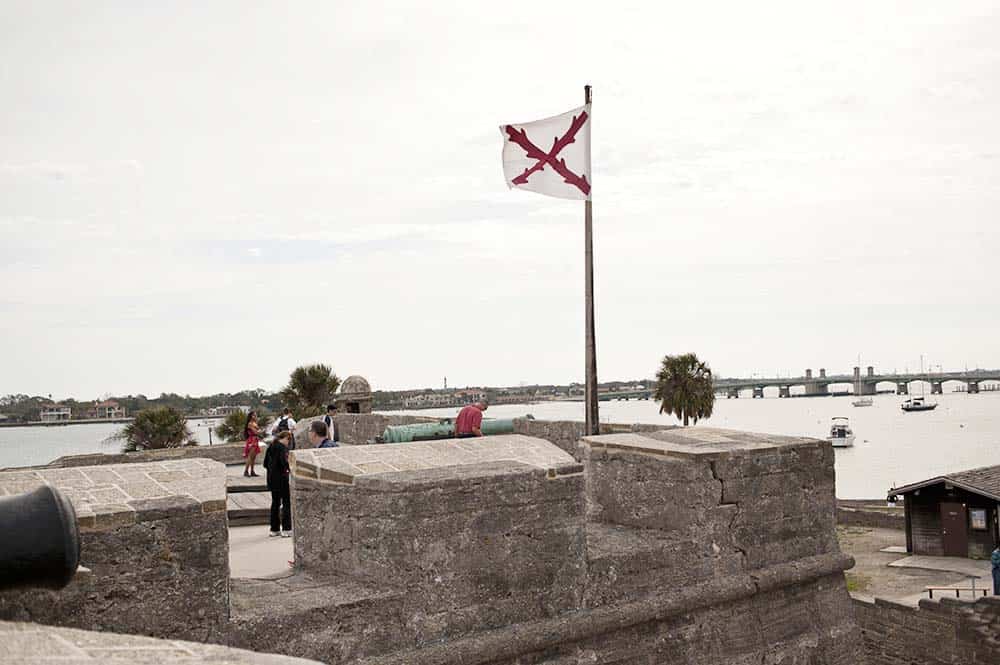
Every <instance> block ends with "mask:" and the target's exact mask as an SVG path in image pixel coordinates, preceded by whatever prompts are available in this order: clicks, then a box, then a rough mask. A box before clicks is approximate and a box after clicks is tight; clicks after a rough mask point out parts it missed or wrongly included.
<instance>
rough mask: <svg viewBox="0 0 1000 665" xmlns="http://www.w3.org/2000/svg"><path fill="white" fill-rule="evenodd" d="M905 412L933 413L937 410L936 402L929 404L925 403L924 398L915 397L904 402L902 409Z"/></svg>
mask: <svg viewBox="0 0 1000 665" xmlns="http://www.w3.org/2000/svg"><path fill="white" fill-rule="evenodd" d="M899 408H901V409H902V410H903V411H906V412H910V411H933V410H934V409H936V408H937V403H936V402H931V403H930V404H928V403H927V402H925V401H924V398H923V397H913V398H911V399H908V400H904V401H903V403H902V404H901V405H900V407H899Z"/></svg>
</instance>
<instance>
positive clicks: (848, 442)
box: [826, 418, 854, 448]
mask: <svg viewBox="0 0 1000 665" xmlns="http://www.w3.org/2000/svg"><path fill="white" fill-rule="evenodd" d="M826 440H827V441H829V442H830V443H832V444H833V447H834V448H850V447H851V446H853V445H854V431H853V430H852V429H851V421H850V420H848V419H847V418H834V419H833V422H832V423H831V424H830V436H828V437H826Z"/></svg>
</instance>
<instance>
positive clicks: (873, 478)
mask: <svg viewBox="0 0 1000 665" xmlns="http://www.w3.org/2000/svg"><path fill="white" fill-rule="evenodd" d="M902 399H903V398H902V397H898V396H895V395H876V396H875V397H874V401H875V404H874V405H873V406H871V407H867V408H854V407H852V406H851V400H852V398H851V397H849V396H847V397H812V398H792V399H777V398H767V399H748V398H740V399H724V398H723V399H719V400H717V401H716V403H715V415H714V416H712V418H711V419H710V420H708V421H702V422H701V423H699V425H698V426H702V425H710V426H712V427H724V428H728V429H740V430H746V431H750V432H766V433H770V434H789V435H799V436H812V437H818V438H823V437H825V436H826V434H827V431H828V430H829V427H830V419H831V418H832V417H834V416H847V417H849V418H850V419H851V426H852V427H853V428H854V432H855V435H856V437H857V439H856V440H855V443H854V447H853V448H844V449H838V450H837V451H836V456H837V461H836V468H837V496H839V497H840V498H843V499H872V498H881V497H884V496H885V493H886V490H887V489H889V488H890V487H892V486H897V487H898V486H900V485H904V484H907V483H911V482H915V481H918V480H924V479H926V478H932V477H934V476H938V475H941V474H943V473H947V472H949V471H959V470H961V469H970V468H974V467H977V466H989V465H994V464H1000V393H981V394H979V395H967V394H961V393H948V394H945V395H935V396H934V397H933V399H934V400H936V401H937V402H938V403H939V406H938V408H937V409H936V410H934V411H930V412H926V413H903V412H902V411H900V409H899V404H900V401H901V400H902ZM600 408H601V420H602V421H605V422H616V423H639V422H642V423H664V424H677V423H676V421H675V420H674V419H673V418H672V417H670V416H667V415H660V414H659V413H658V405H657V404H656V403H655V402H653V401H650V400H643V401H630V402H601V405H600ZM457 412H458V409H457V408H451V409H428V410H424V411H414V412H411V413H416V414H419V415H427V416H453V415H455V414H456V413H457ZM526 413H530V414H532V415H534V416H535V417H536V418H541V419H546V420H583V404H582V403H581V402H541V403H538V404H530V405H524V404H520V405H519V404H498V405H496V406H491V407H490V409H489V411H488V412H487V416H488V417H494V418H510V417H514V416H522V415H524V414H526ZM208 422H210V421H206V420H195V421H189V422H188V427H189V428H190V429H191V432H192V433H193V434H194V435H195V437H196V438H197V439H198V441H199V442H201V443H203V444H204V443H208V426H207V425H206V423H208ZM121 427H122V425H114V424H92V425H67V426H61V427H11V428H0V468H3V467H8V466H27V465H32V464H46V463H48V462H50V461H52V460H53V459H55V458H57V457H60V456H62V455H78V454H82V453H94V452H111V453H113V452H118V449H119V446H118V445H117V444H112V445H106V444H102V443H101V442H102V441H103V440H104V439H106V438H107V437H108V436H109V435H111V434H113V433H114V432H116V431H118V430H119V429H120V428H121Z"/></svg>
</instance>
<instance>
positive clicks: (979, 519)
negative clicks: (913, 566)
mask: <svg viewBox="0 0 1000 665" xmlns="http://www.w3.org/2000/svg"><path fill="white" fill-rule="evenodd" d="M897 497H903V500H904V508H905V511H906V550H907V551H908V552H910V553H911V554H927V555H931V556H961V557H968V558H972V559H986V558H989V556H990V553H991V552H992V551H993V548H995V547H996V546H997V544H998V543H1000V530H998V521H997V520H998V517H997V512H998V506H1000V466H988V467H983V468H979V469H970V470H968V471H959V472H957V473H949V474H947V475H943V476H938V477H937V478H931V479H929V480H924V481H921V482H919V483H912V484H910V485H906V486H904V487H896V488H893V489H891V490H889V499H890V501H891V500H894V499H896V498H897Z"/></svg>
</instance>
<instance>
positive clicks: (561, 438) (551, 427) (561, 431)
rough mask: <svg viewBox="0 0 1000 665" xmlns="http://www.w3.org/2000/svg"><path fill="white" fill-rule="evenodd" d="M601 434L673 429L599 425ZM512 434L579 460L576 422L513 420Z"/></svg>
mask: <svg viewBox="0 0 1000 665" xmlns="http://www.w3.org/2000/svg"><path fill="white" fill-rule="evenodd" d="M600 429H601V434H623V433H627V432H657V431H662V430H668V429H674V428H673V427H670V426H664V425H644V424H640V423H635V424H631V425H626V424H624V423H601V424H600ZM514 433H515V434H526V435H527V436H537V437H538V438H540V439H545V440H546V441H548V442H550V443H552V444H555V445H556V446H558V447H559V448H561V449H562V450H564V451H565V452H567V453H568V454H570V455H572V456H573V457H574V458H576V459H579V456H580V451H579V450H578V445H579V443H580V439H582V438H583V436H584V423H582V422H579V421H577V420H535V419H533V418H515V419H514Z"/></svg>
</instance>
